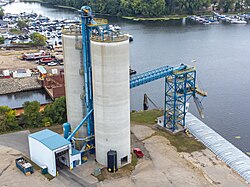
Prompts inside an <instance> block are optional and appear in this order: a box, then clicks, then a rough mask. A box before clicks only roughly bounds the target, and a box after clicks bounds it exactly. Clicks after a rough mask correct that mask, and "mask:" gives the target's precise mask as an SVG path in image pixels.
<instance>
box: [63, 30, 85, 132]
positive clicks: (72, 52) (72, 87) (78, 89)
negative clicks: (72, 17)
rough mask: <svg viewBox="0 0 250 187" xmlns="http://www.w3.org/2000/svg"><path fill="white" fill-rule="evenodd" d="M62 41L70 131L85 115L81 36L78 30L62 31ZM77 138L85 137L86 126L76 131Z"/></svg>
mask: <svg viewBox="0 0 250 187" xmlns="http://www.w3.org/2000/svg"><path fill="white" fill-rule="evenodd" d="M62 39H63V51H64V53H63V54H64V77H65V78H64V79H65V92H66V107H67V119H68V122H69V123H70V124H71V127H72V129H75V128H76V127H77V126H78V124H79V123H80V122H81V121H82V118H83V117H84V116H85V115H86V106H85V100H84V95H85V93H84V92H85V91H84V71H83V62H82V58H83V55H82V35H81V32H80V31H78V30H64V31H63V35H62ZM78 136H79V137H85V136H87V128H86V126H83V127H82V128H81V129H80V130H79V131H78Z"/></svg>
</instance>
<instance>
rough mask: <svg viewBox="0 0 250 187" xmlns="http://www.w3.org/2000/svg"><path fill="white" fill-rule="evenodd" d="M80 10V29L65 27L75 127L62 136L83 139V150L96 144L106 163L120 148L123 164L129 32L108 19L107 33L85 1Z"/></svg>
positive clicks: (127, 129) (71, 117)
mask: <svg viewBox="0 0 250 187" xmlns="http://www.w3.org/2000/svg"><path fill="white" fill-rule="evenodd" d="M81 15H82V25H81V28H82V29H81V30H80V29H79V28H78V31H77V29H73V30H72V29H68V30H65V31H64V32H63V50H64V59H65V60H64V64H65V65H64V66H65V84H66V86H65V87H66V102H67V117H68V122H69V123H70V125H71V128H72V132H70V131H67V132H70V134H69V136H67V134H66V135H65V136H64V137H65V138H66V139H67V140H69V141H71V142H72V143H73V147H74V148H75V142H76V141H78V142H79V141H80V142H81V144H80V146H79V147H78V149H79V151H80V152H81V154H82V155H84V154H85V155H86V154H87V152H88V151H89V149H93V147H94V148H95V154H96V160H97V162H99V163H100V164H102V165H104V166H108V163H107V162H108V161H107V160H108V158H107V157H108V156H107V154H108V152H109V151H110V150H112V151H116V159H117V163H116V164H117V166H118V167H121V166H123V165H126V164H128V163H130V161H131V155H130V154H131V152H130V149H131V148H130V76H129V38H128V37H127V36H125V35H124V34H122V33H121V32H117V33H114V32H111V31H109V30H108V29H107V28H106V26H105V25H107V24H106V23H105V24H104V27H103V28H104V29H107V30H106V31H107V33H105V34H104V32H103V31H100V30H101V29H100V24H96V23H95V21H94V20H93V16H92V12H91V9H90V7H83V8H82V10H81ZM93 29H96V31H97V32H98V34H96V33H94V32H93ZM68 126H69V125H68ZM64 127H66V126H64ZM77 132H79V133H78V136H77ZM78 145H79V144H78ZM90 145H91V146H90ZM89 147H90V148H89Z"/></svg>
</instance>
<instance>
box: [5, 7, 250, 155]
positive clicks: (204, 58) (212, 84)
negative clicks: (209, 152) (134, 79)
mask: <svg viewBox="0 0 250 187" xmlns="http://www.w3.org/2000/svg"><path fill="white" fill-rule="evenodd" d="M4 9H5V10H6V12H12V13H14V12H15V13H20V12H22V11H24V10H25V11H26V12H31V11H34V12H37V13H39V14H42V15H45V16H48V17H50V18H52V19H53V18H56V19H60V18H72V17H74V16H76V15H77V12H74V11H70V10H65V9H60V8H53V7H50V6H44V5H41V4H39V3H12V4H9V5H7V6H5V7H4ZM109 22H110V23H111V24H118V25H119V26H121V27H122V29H123V30H125V31H126V32H129V33H130V34H132V35H133V36H134V41H133V42H132V43H131V46H130V62H131V67H132V68H133V69H135V70H137V72H138V73H140V72H145V71H147V70H151V69H153V68H157V67H160V66H164V65H171V66H178V65H179V64H181V63H184V64H191V65H193V63H192V60H196V67H197V73H198V84H199V86H200V87H202V88H203V89H205V90H206V91H207V92H208V94H209V95H208V97H207V98H206V99H204V100H203V101H202V102H203V106H204V108H205V110H204V112H205V116H206V117H205V119H203V121H204V122H205V123H206V124H207V125H209V126H210V127H211V128H213V129H214V130H215V131H217V132H218V133H220V134H221V135H222V136H223V137H225V138H226V139H227V140H229V141H230V142H232V143H233V144H234V145H236V146H237V147H239V148H240V149H241V150H242V151H244V152H249V151H250V144H249V140H250V138H249V135H250V128H249V125H250V122H249V121H250V120H249V116H250V115H249V112H250V97H249V93H250V74H249V70H250V37H249V33H250V24H247V25H225V24H217V25H207V26H205V25H195V24H192V23H189V22H186V23H183V21H182V20H180V21H168V22H166V21H165V22H134V21H127V20H123V19H119V18H109ZM144 93H147V94H148V96H149V97H150V98H151V99H152V100H153V101H154V102H155V103H156V104H157V105H158V106H159V107H163V105H164V81H163V80H158V81H155V82H152V83H149V84H146V85H144V86H141V87H138V88H134V89H132V90H131V109H135V110H140V109H142V100H143V94H144ZM190 111H191V112H192V113H193V114H195V115H196V116H198V113H197V111H196V108H195V105H194V103H193V102H191V107H190ZM235 136H240V137H241V138H240V139H236V138H235Z"/></svg>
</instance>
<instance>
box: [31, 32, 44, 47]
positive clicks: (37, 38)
mask: <svg viewBox="0 0 250 187" xmlns="http://www.w3.org/2000/svg"><path fill="white" fill-rule="evenodd" d="M30 39H31V40H32V42H33V45H34V46H45V45H46V37H45V36H43V35H41V34H39V33H37V32H34V33H32V34H31V35H30Z"/></svg>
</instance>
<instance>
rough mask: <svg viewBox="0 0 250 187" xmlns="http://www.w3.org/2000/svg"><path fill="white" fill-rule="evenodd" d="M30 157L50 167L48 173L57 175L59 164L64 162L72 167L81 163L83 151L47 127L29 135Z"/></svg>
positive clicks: (39, 164) (37, 162)
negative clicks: (76, 148)
mask: <svg viewBox="0 0 250 187" xmlns="http://www.w3.org/2000/svg"><path fill="white" fill-rule="evenodd" d="M28 139H29V151H30V158H31V160H32V161H33V162H35V163H36V164H37V165H38V166H40V167H44V166H46V167H47V168H48V173H50V174H51V175H52V176H56V175H57V171H58V166H59V165H60V164H64V165H66V166H68V167H70V168H71V169H72V168H73V167H75V166H77V165H80V164H81V153H80V151H77V150H75V149H73V148H72V147H71V143H70V142H69V141H68V140H66V139H65V138H63V137H62V136H61V135H59V134H57V133H55V132H53V131H51V130H48V129H45V130H42V131H39V132H36V133H34V134H30V135H29V138H28Z"/></svg>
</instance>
